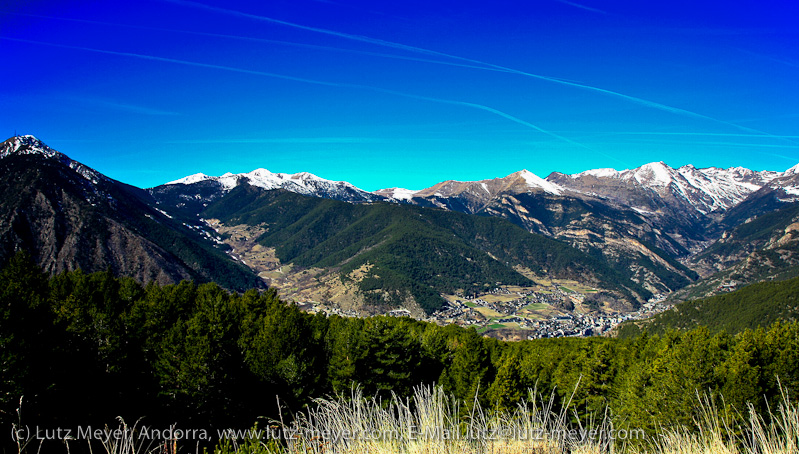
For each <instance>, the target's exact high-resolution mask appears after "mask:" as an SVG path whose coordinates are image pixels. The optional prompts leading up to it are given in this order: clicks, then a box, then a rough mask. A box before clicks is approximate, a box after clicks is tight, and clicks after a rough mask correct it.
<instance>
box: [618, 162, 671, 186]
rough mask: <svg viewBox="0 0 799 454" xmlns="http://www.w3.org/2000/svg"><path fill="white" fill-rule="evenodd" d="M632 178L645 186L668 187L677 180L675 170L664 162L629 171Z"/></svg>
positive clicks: (651, 163) (652, 163)
mask: <svg viewBox="0 0 799 454" xmlns="http://www.w3.org/2000/svg"><path fill="white" fill-rule="evenodd" d="M629 172H630V173H629V176H630V178H632V179H634V180H635V181H637V182H639V183H641V184H642V185H644V186H668V185H669V184H670V183H672V182H673V181H674V179H675V176H676V175H675V173H676V172H675V170H674V169H672V168H671V167H669V166H667V165H666V164H665V163H664V162H663V161H660V162H650V163H649V164H644V165H642V166H641V167H639V168H637V169H635V170H632V171H629Z"/></svg>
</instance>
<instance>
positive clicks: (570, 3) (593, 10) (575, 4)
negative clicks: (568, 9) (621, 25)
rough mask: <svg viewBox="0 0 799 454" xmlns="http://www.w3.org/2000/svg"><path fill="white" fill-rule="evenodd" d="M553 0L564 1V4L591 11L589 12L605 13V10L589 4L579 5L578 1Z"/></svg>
mask: <svg viewBox="0 0 799 454" xmlns="http://www.w3.org/2000/svg"><path fill="white" fill-rule="evenodd" d="M555 1H556V2H558V3H564V4H566V5H569V6H573V7H575V8H580V9H584V10H586V11H591V12H594V13H599V14H607V12H606V11H602V10H601V9H596V8H591V7H590V6H585V5H581V4H579V3H574V2H570V1H567V0H555Z"/></svg>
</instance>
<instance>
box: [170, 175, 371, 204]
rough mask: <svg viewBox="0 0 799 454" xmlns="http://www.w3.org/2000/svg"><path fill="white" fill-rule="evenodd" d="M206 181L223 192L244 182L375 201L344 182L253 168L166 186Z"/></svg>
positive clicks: (257, 185)
mask: <svg viewBox="0 0 799 454" xmlns="http://www.w3.org/2000/svg"><path fill="white" fill-rule="evenodd" d="M209 180H210V181H216V182H218V183H219V184H220V185H221V186H222V189H223V190H224V191H230V190H231V189H233V188H235V187H236V186H238V185H239V184H241V183H244V182H247V183H249V184H250V185H252V186H256V187H259V188H263V189H285V190H287V191H291V192H296V193H298V194H304V195H312V196H318V197H327V198H335V199H342V200H363V201H371V200H372V199H374V198H376V197H374V195H373V194H371V193H369V192H367V191H364V190H362V189H359V188H357V187H355V186H354V185H352V184H350V183H348V182H346V181H332V180H326V179H324V178H320V177H318V176H316V175H314V174H312V173H309V172H299V173H274V172H270V171H269V170H267V169H263V168H260V169H255V170H253V171H252V172H248V173H238V174H234V173H230V172H228V173H225V174H224V175H221V176H218V177H213V176H208V175H205V174H203V173H196V174H194V175H189V176H187V177H184V178H181V179H179V180H175V181H171V182H169V183H166V185H174V184H194V183H199V182H202V181H209Z"/></svg>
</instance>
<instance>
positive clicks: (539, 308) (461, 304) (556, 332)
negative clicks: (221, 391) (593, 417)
mask: <svg viewBox="0 0 799 454" xmlns="http://www.w3.org/2000/svg"><path fill="white" fill-rule="evenodd" d="M537 283H538V284H539V285H537V286H536V287H518V286H502V287H497V288H494V289H491V290H490V291H488V292H485V293H483V294H479V295H475V296H463V295H445V299H446V304H445V306H444V307H443V308H441V309H440V310H438V311H436V312H434V313H433V314H432V315H430V316H429V317H427V318H422V319H423V320H425V321H429V322H434V323H438V324H440V325H447V324H456V325H460V326H467V327H468V326H473V327H475V328H476V329H477V330H478V331H479V332H481V333H484V334H496V335H498V337H503V338H517V339H518V338H521V339H540V338H551V337H589V336H598V335H602V334H605V333H607V332H608V331H610V330H611V328H613V327H614V326H616V325H618V324H619V323H621V322H623V321H626V320H640V319H644V318H649V317H651V316H653V315H655V314H657V313H659V312H662V311H664V310H666V309H667V308H668V306H667V305H666V304H664V301H665V296H663V295H656V296H655V297H653V298H652V299H651V300H650V301H648V302H647V303H644V304H643V305H641V307H640V308H639V309H638V310H636V311H633V312H622V311H619V310H615V309H613V308H612V307H611V305H609V304H608V303H607V302H600V301H601V300H600V299H599V298H596V297H595V298H593V299H592V298H591V296H592V295H596V294H597V293H598V292H597V290H595V289H592V288H590V287H585V286H581V285H580V284H579V283H577V282H575V281H567V280H540V281H537ZM590 301H596V302H595V303H593V306H591V302H590ZM303 306H304V307H305V309H306V310H310V311H313V312H316V311H325V312H327V313H335V314H338V315H342V316H348V317H357V316H360V315H361V314H359V313H358V312H355V311H350V310H341V309H339V308H336V307H329V306H326V305H319V304H314V303H308V304H306V305H303ZM385 315H389V316H395V317H411V316H412V314H411V312H410V311H409V310H407V309H395V310H391V311H388V312H387V313H386V314H385ZM417 318H421V317H417Z"/></svg>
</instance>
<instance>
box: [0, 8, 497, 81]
mask: <svg viewBox="0 0 799 454" xmlns="http://www.w3.org/2000/svg"><path fill="white" fill-rule="evenodd" d="M0 14H11V15H15V16H24V17H35V18H38V19H48V20H57V21H65V22H75V23H81V24H92V25H101V26H105V27H123V28H132V29H136V30H151V31H157V32H165V33H178V34H184V35H193V36H207V37H209V38H222V39H232V40H237V41H248V42H254V43H264V44H277V45H280V46H290V47H299V48H303V49H313V50H323V51H330V52H341V53H347V54H354V55H365V56H369V57H379V58H390V59H394V60H405V61H415V62H420V63H431V64H436V65H445V66H454V67H460V68H472V69H481V70H484V71H497V72H506V71H503V70H500V69H496V68H487V67H484V66H475V65H470V64H465V63H455V62H451V61H441V60H434V59H430V58H420V57H412V56H409V55H398V54H386V53H382V52H373V51H366V50H358V49H348V48H345V47H335V46H325V45H321V44H308V43H299V42H294V41H285V40H277V39H267V38H256V37H251V36H242V35H229V34H224V33H211V32H200V31H194V30H178V29H174V28H163V27H148V26H143V25H132V24H121V23H117V22H105V21H96V20H89V19H75V18H71V17H57V16H43V15H40V14H28V13H12V12H8V11H0Z"/></svg>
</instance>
